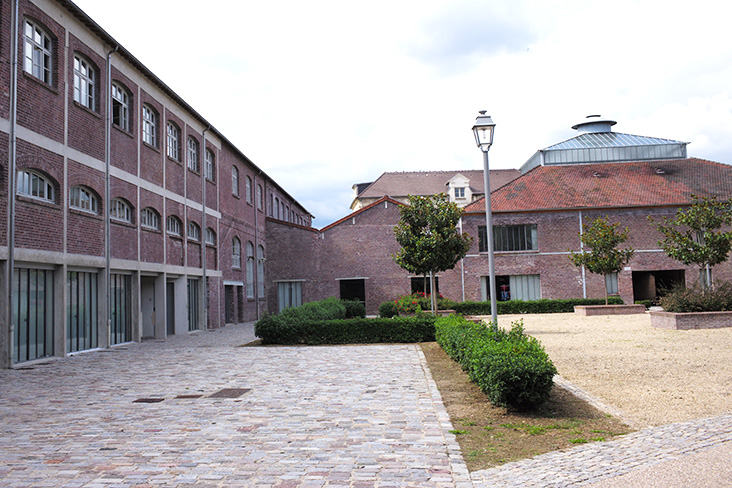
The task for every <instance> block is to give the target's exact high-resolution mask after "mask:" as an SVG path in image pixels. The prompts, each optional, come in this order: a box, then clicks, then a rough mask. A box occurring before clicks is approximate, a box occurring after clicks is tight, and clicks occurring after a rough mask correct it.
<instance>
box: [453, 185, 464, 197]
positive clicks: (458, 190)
mask: <svg viewBox="0 0 732 488" xmlns="http://www.w3.org/2000/svg"><path fill="white" fill-rule="evenodd" d="M455 198H465V187H462V186H461V187H455Z"/></svg>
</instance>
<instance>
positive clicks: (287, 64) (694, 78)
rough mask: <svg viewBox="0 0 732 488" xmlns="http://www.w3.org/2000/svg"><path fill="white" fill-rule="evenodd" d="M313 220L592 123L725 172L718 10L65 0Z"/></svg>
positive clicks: (518, 158) (730, 131)
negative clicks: (487, 145)
mask: <svg viewBox="0 0 732 488" xmlns="http://www.w3.org/2000/svg"><path fill="white" fill-rule="evenodd" d="M74 1H75V2H76V4H77V5H79V7H81V8H82V9H83V10H84V11H85V12H86V13H87V14H89V16H91V17H92V18H93V19H94V20H95V21H96V22H97V23H98V24H100V25H101V27H102V28H103V29H105V30H106V31H107V32H108V33H109V34H110V35H111V36H112V37H114V38H115V39H116V40H117V41H118V42H120V43H121V44H122V45H123V46H125V47H126V48H127V49H128V50H129V51H130V52H131V53H132V54H133V55H134V56H136V57H137V58H138V59H139V60H140V61H141V62H142V63H143V64H145V65H146V66H147V67H148V68H149V69H150V70H152V71H153V72H154V73H155V74H156V75H157V76H158V77H160V78H161V79H162V80H163V81H164V82H165V83H166V84H167V85H168V86H170V87H171V88H172V89H173V90H174V91H175V92H176V93H178V95H180V96H181V97H182V98H183V99H184V100H186V101H187V102H188V103H189V104H190V105H191V106H192V107H194V109H196V110H197V111H198V112H199V113H200V114H201V115H202V116H203V117H205V118H206V119H207V120H208V121H209V122H210V123H211V124H212V125H213V126H214V127H216V129H218V130H219V131H220V132H222V133H223V134H224V135H225V136H226V137H227V138H228V139H229V140H231V141H232V142H233V143H234V144H235V145H236V146H237V147H238V148H239V149H240V150H241V151H242V152H244V154H246V155H247V156H248V157H249V158H250V159H251V160H252V161H254V163H255V164H256V165H258V166H259V167H260V168H261V169H263V170H264V171H265V172H266V173H267V174H269V175H270V176H271V177H272V178H274V179H275V180H276V181H277V182H278V183H279V184H280V185H281V186H282V187H283V188H285V190H286V191H288V192H289V193H290V194H291V195H292V196H293V197H295V198H296V199H297V200H298V201H299V202H300V203H301V204H303V205H304V206H305V208H306V209H307V210H308V211H310V212H311V213H312V214H313V215H315V217H316V219H315V220H314V222H313V225H314V226H315V227H319V228H320V227H323V226H325V225H327V224H329V223H331V222H332V221H334V220H336V219H339V218H341V217H343V216H345V215H347V214H348V213H349V212H350V210H349V206H350V203H351V201H352V199H353V193H352V189H351V187H352V185H353V184H355V183H362V182H368V181H373V180H375V179H376V178H378V176H379V175H381V174H382V173H383V172H385V171H422V170H462V169H481V168H482V156H481V153H480V151H479V150H478V148H477V147H476V146H475V142H474V139H473V136H472V133H471V131H470V129H471V127H472V125H473V123H474V122H475V117H476V116H477V115H478V111H479V110H487V111H488V114H489V115H491V116H492V117H493V120H494V122H496V124H497V125H496V132H495V139H494V144H493V147H492V148H491V150H490V164H491V168H518V167H519V166H521V164H523V163H524V162H525V161H526V160H527V159H529V158H530V157H531V155H532V154H533V153H534V152H535V151H537V150H538V149H542V148H544V147H547V146H550V145H552V144H554V143H557V142H560V141H562V140H565V139H568V138H570V137H573V136H574V135H575V134H576V132H575V131H573V130H572V129H571V126H572V125H574V124H576V123H577V122H580V121H581V120H582V119H584V118H585V116H587V115H590V114H600V115H602V116H604V117H607V118H611V119H613V120H616V121H617V122H618V124H617V125H616V126H615V127H614V128H613V129H614V130H615V131H616V132H625V133H630V134H639V135H645V136H654V137H662V138H667V139H675V140H681V141H686V142H690V143H691V144H690V146H689V155H690V156H694V157H701V158H706V159H711V160H714V161H719V162H725V163H732V99H731V98H730V90H732V35H731V34H730V21H729V16H728V12H727V11H726V10H725V4H724V3H723V2H719V1H715V2H712V1H698V0H697V1H693V2H689V1H684V2H680V1H675V0H673V1H646V2H643V1H622V0H621V1H617V0H615V1H612V2H608V1H588V0H584V1H564V0H552V1H551V2H546V1H517V0H507V1H500V0H491V1H486V0H483V1H480V0H474V1H471V0H464V1H459V0H458V1H446V0H419V1H400V0H388V1H386V0H384V1H382V0H372V1H369V2H355V1H350V0H338V1H319V0H310V1H307V2H305V1H299V0H297V1H289V0H284V1H263V0H256V1H253V0H238V1H233V0H207V1H206V2H203V3H202V2H200V1H188V0H125V2H124V8H121V7H120V5H121V4H119V3H116V2H109V1H107V0H74Z"/></svg>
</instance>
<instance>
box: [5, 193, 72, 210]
mask: <svg viewBox="0 0 732 488" xmlns="http://www.w3.org/2000/svg"><path fill="white" fill-rule="evenodd" d="M16 196H17V201H19V202H27V203H32V204H34V205H41V206H43V207H47V208H54V209H57V210H61V209H60V208H59V206H58V205H56V202H52V201H50V200H43V199H41V198H36V197H31V196H28V195H21V194H16Z"/></svg>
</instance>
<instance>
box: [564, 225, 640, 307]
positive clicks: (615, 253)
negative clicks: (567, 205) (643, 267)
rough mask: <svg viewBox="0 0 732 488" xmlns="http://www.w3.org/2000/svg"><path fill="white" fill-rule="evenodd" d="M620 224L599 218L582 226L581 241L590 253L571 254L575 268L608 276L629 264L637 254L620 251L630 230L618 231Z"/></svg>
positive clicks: (628, 250) (585, 251) (631, 251)
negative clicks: (582, 267) (582, 268)
mask: <svg viewBox="0 0 732 488" xmlns="http://www.w3.org/2000/svg"><path fill="white" fill-rule="evenodd" d="M619 226H620V224H619V223H617V222H616V223H613V224H611V223H610V222H609V218H608V217H607V216H605V217H604V218H603V217H598V218H597V219H595V220H594V221H593V222H592V223H591V224H590V225H589V226H588V225H587V224H582V232H581V233H580V240H581V241H582V244H583V245H584V246H585V247H586V248H590V250H589V251H587V250H583V252H579V253H575V252H571V251H570V253H569V259H570V260H571V261H572V262H573V263H574V265H575V266H584V267H585V268H587V270H588V271H589V272H590V273H594V274H600V275H604V276H607V275H609V274H611V273H617V272H619V271H621V270H622V269H623V266H625V265H626V264H628V261H630V258H632V257H633V254H635V250H634V249H632V248H625V249H618V246H619V245H620V244H622V243H623V242H625V241H627V240H628V228H627V227H626V228H625V229H624V230H622V231H618V227H619ZM605 304H606V305H607V280H606V281H605Z"/></svg>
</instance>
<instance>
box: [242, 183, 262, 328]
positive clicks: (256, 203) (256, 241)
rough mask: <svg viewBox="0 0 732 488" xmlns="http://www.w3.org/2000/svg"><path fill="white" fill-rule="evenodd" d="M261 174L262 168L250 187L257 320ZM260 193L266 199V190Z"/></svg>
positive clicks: (253, 274) (253, 275)
mask: <svg viewBox="0 0 732 488" xmlns="http://www.w3.org/2000/svg"><path fill="white" fill-rule="evenodd" d="M261 174H262V170H259V173H257V174H256V175H255V176H254V183H253V186H254V187H253V188H252V193H253V194H254V269H253V270H252V271H253V272H252V277H253V278H254V304H255V307H256V309H257V320H259V264H258V261H257V260H258V259H259V223H258V222H259V215H258V212H259V200H258V199H257V176H259V175H261ZM262 193H263V195H262V199H264V200H266V194H267V192H266V191H265V190H264V189H262ZM245 196H246V195H245ZM262 207H264V202H262ZM263 266H264V265H263Z"/></svg>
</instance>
